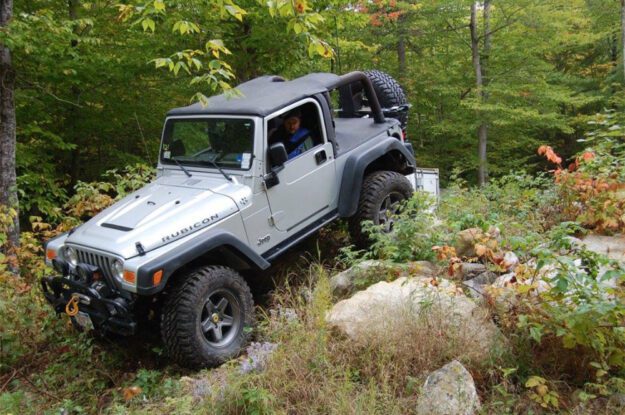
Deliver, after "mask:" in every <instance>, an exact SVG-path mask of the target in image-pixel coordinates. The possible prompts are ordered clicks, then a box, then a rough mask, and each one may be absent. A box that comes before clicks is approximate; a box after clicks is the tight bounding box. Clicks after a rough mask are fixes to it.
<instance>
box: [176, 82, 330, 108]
mask: <svg viewBox="0 0 625 415" xmlns="http://www.w3.org/2000/svg"><path fill="white" fill-rule="evenodd" d="M340 79H341V77H340V76H338V75H335V74H331V73H312V74H309V75H306V76H302V77H301V78H297V79H293V80H292V81H284V80H282V78H280V77H278V76H261V77H259V78H255V79H252V80H251V81H247V82H244V83H242V84H240V85H239V86H237V89H238V90H239V91H240V92H241V93H242V94H243V96H242V97H226V96H225V95H224V94H221V95H216V96H213V97H210V98H209V99H208V105H207V106H202V105H201V104H199V103H197V104H193V105H189V106H187V107H181V108H175V109H173V110H171V111H169V112H168V113H167V115H204V114H225V115H230V114H234V115H259V116H262V117H264V116H267V115H269V114H271V113H273V112H275V111H278V110H279V109H281V108H284V107H286V106H287V105H290V104H293V103H294V102H297V101H299V100H301V99H304V98H307V97H310V96H313V95H315V94H319V93H324V92H327V91H329V90H331V89H333V88H334V87H335V86H336V85H337V84H338V83H339V81H340Z"/></svg>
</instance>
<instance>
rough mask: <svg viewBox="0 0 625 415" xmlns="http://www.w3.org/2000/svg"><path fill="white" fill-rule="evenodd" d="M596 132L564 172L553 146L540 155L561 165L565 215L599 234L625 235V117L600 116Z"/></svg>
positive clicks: (560, 189)
mask: <svg viewBox="0 0 625 415" xmlns="http://www.w3.org/2000/svg"><path fill="white" fill-rule="evenodd" d="M591 124H592V125H594V126H595V127H596V129H595V130H594V131H592V132H590V133H588V134H587V136H586V139H584V140H581V141H583V142H585V143H587V144H588V147H586V148H585V149H584V151H582V152H580V153H578V154H577V155H576V156H575V159H574V160H573V162H572V163H571V164H570V165H569V166H568V168H566V169H564V168H563V167H562V159H561V158H560V157H558V156H557V154H555V152H554V151H553V149H551V147H549V146H541V147H540V149H539V153H540V154H543V155H545V156H546V157H547V158H548V160H549V161H551V162H553V163H555V164H556V165H557V169H556V170H555V172H554V174H555V182H556V183H557V186H558V192H559V196H560V198H561V200H562V204H563V211H564V214H565V215H567V216H568V217H569V218H570V219H571V220H576V221H578V222H580V223H582V224H583V225H584V226H586V227H588V228H590V229H595V230H597V231H599V232H622V231H625V116H624V115H623V114H621V113H618V112H614V111H606V112H605V113H603V114H597V115H596V116H595V120H594V121H591Z"/></svg>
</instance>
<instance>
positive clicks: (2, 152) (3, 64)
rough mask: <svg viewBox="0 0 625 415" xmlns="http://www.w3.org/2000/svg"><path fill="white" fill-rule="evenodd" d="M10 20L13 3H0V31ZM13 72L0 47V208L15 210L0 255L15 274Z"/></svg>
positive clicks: (3, 0)
mask: <svg viewBox="0 0 625 415" xmlns="http://www.w3.org/2000/svg"><path fill="white" fill-rule="evenodd" d="M12 17H13V0H0V27H1V28H2V29H4V28H6V26H7V25H8V24H9V22H10V21H11V18H12ZM14 92H15V72H14V70H13V66H12V63H11V51H10V50H9V48H8V47H7V46H5V45H0V205H3V206H6V207H10V208H13V209H15V212H16V213H15V215H14V217H13V219H12V221H11V222H10V223H8V224H7V229H6V230H7V237H8V240H7V243H6V244H5V245H4V246H2V248H1V249H2V252H3V253H4V254H5V255H7V257H8V258H9V268H10V269H11V271H13V273H14V274H18V273H19V268H18V265H17V260H16V256H15V249H16V248H17V247H18V246H19V236H20V228H19V216H18V214H17V211H18V199H17V177H16V173H15V102H14Z"/></svg>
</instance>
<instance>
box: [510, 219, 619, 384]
mask: <svg viewBox="0 0 625 415" xmlns="http://www.w3.org/2000/svg"><path fill="white" fill-rule="evenodd" d="M563 226H564V227H563V228H560V229H558V228H556V230H555V231H554V232H552V233H551V235H550V236H551V238H550V243H549V245H548V246H546V247H545V248H542V249H537V250H536V251H535V252H534V255H535V256H536V259H537V265H536V273H538V274H540V273H543V274H544V276H543V277H538V278H539V279H542V280H544V281H545V282H546V283H547V284H548V289H547V290H546V291H544V292H543V293H541V294H540V295H539V296H538V297H534V298H525V302H524V305H523V308H524V310H525V312H526V313H527V314H521V315H520V316H519V327H520V328H521V329H524V330H528V331H529V332H530V334H531V335H532V338H534V340H535V341H536V342H538V343H541V342H542V341H543V340H544V339H545V338H546V337H556V338H558V339H560V340H561V342H562V346H563V347H564V348H566V349H577V350H578V352H579V349H580V348H581V350H583V351H585V352H586V353H590V354H591V358H592V360H593V361H594V362H598V364H600V365H601V369H602V370H603V372H597V374H596V383H601V382H602V381H603V380H605V379H604V377H605V375H607V373H608V372H609V371H614V373H615V374H617V373H625V371H624V369H625V331H624V330H623V327H622V322H623V318H624V317H625V297H624V296H623V289H622V283H623V282H625V267H623V266H622V265H619V264H618V263H616V262H614V261H609V260H608V259H607V258H606V257H603V256H601V255H598V254H596V253H594V252H590V251H588V250H586V249H585V248H584V247H581V248H580V247H573V246H572V245H571V241H570V239H569V238H568V236H567V235H566V234H567V233H568V232H566V229H570V226H567V224H564V225H563ZM574 229H575V228H574ZM563 230H564V231H563ZM569 232H570V231H569ZM563 252H564V254H563Z"/></svg>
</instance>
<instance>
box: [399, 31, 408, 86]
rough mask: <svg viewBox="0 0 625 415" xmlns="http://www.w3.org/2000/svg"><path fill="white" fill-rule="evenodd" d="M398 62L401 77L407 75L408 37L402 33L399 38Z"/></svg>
mask: <svg viewBox="0 0 625 415" xmlns="http://www.w3.org/2000/svg"><path fill="white" fill-rule="evenodd" d="M397 64H398V69H399V76H400V77H401V78H403V77H405V76H406V38H405V36H404V35H403V34H402V33H400V34H399V39H398V40H397Z"/></svg>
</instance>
